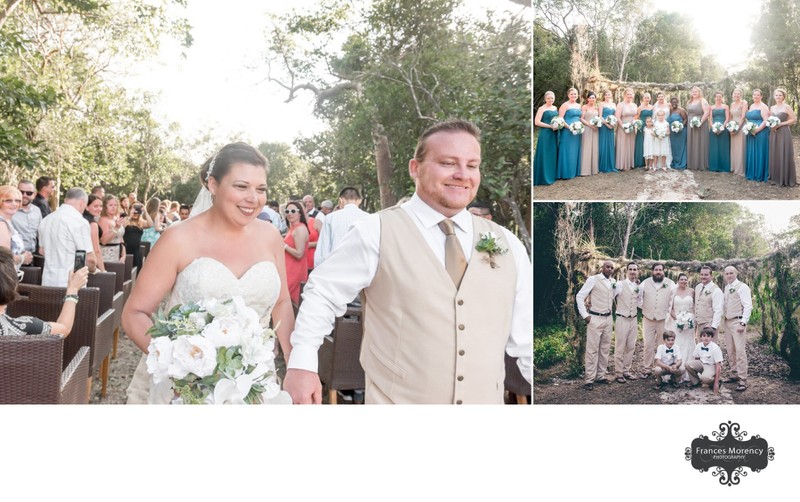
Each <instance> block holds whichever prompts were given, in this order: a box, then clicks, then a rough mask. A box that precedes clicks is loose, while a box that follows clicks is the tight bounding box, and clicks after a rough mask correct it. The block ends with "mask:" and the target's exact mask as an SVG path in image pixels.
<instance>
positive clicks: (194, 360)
mask: <svg viewBox="0 0 800 502" xmlns="http://www.w3.org/2000/svg"><path fill="white" fill-rule="evenodd" d="M216 367H217V349H216V348H215V347H214V345H213V344H212V343H211V342H210V341H209V340H208V339H206V338H205V337H203V336H200V335H192V336H179V337H178V338H177V339H176V340H175V341H174V342H173V344H172V364H171V365H170V367H169V376H171V377H174V378H179V379H180V378H186V375H188V374H189V373H193V374H195V375H197V376H198V377H200V378H203V377H207V376H209V375H211V374H212V373H214V368H216Z"/></svg>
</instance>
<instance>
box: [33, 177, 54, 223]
mask: <svg viewBox="0 0 800 502" xmlns="http://www.w3.org/2000/svg"><path fill="white" fill-rule="evenodd" d="M55 191H56V180H54V179H53V178H51V177H50V176H41V177H39V179H37V180H36V197H34V199H33V202H32V203H33V205H34V206H36V207H38V208H39V211H40V212H41V213H42V218H45V217H46V216H47V215H48V214H50V213H51V212H52V209H50V197H52V196H53V192H55Z"/></svg>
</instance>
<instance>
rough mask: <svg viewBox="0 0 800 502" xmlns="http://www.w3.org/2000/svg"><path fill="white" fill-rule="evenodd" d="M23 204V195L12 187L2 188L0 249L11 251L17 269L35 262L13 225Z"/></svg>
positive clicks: (5, 186) (0, 191)
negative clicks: (16, 214) (15, 215)
mask: <svg viewBox="0 0 800 502" xmlns="http://www.w3.org/2000/svg"><path fill="white" fill-rule="evenodd" d="M21 202H22V194H21V193H20V191H19V190H17V189H16V188H15V187H13V186H11V185H3V186H0V247H3V248H6V249H8V250H9V251H11V254H12V255H13V257H14V264H15V265H16V267H17V269H19V267H21V266H22V265H27V264H29V263H31V262H32V261H33V254H32V253H31V252H30V251H27V250H25V243H24V242H23V240H22V235H20V233H19V232H18V231H17V229H16V228H14V225H13V224H12V223H11V221H12V219H13V218H14V214H15V213H16V212H17V210H18V208H19V206H20V203H21Z"/></svg>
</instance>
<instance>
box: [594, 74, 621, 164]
mask: <svg viewBox="0 0 800 502" xmlns="http://www.w3.org/2000/svg"><path fill="white" fill-rule="evenodd" d="M600 110H601V111H600V116H601V118H602V119H603V124H602V126H601V127H600V130H599V131H598V133H597V136H598V140H597V143H598V163H599V168H598V170H599V171H600V172H601V173H615V172H617V168H616V155H615V152H614V148H615V147H614V129H615V126H613V125H612V124H610V123H609V122H608V120H609V119H608V117H611V116H614V119H616V116H615V114H616V112H617V104H616V103H614V95H613V94H612V93H611V91H609V90H606V91H605V92H604V93H603V102H602V103H600Z"/></svg>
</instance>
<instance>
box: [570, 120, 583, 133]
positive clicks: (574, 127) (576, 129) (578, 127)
mask: <svg viewBox="0 0 800 502" xmlns="http://www.w3.org/2000/svg"><path fill="white" fill-rule="evenodd" d="M584 129H585V127H583V124H582V123H580V122H573V123H571V124H570V125H569V131H570V132H571V133H572V135H573V136H577V135H578V134H583V130H584Z"/></svg>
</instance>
